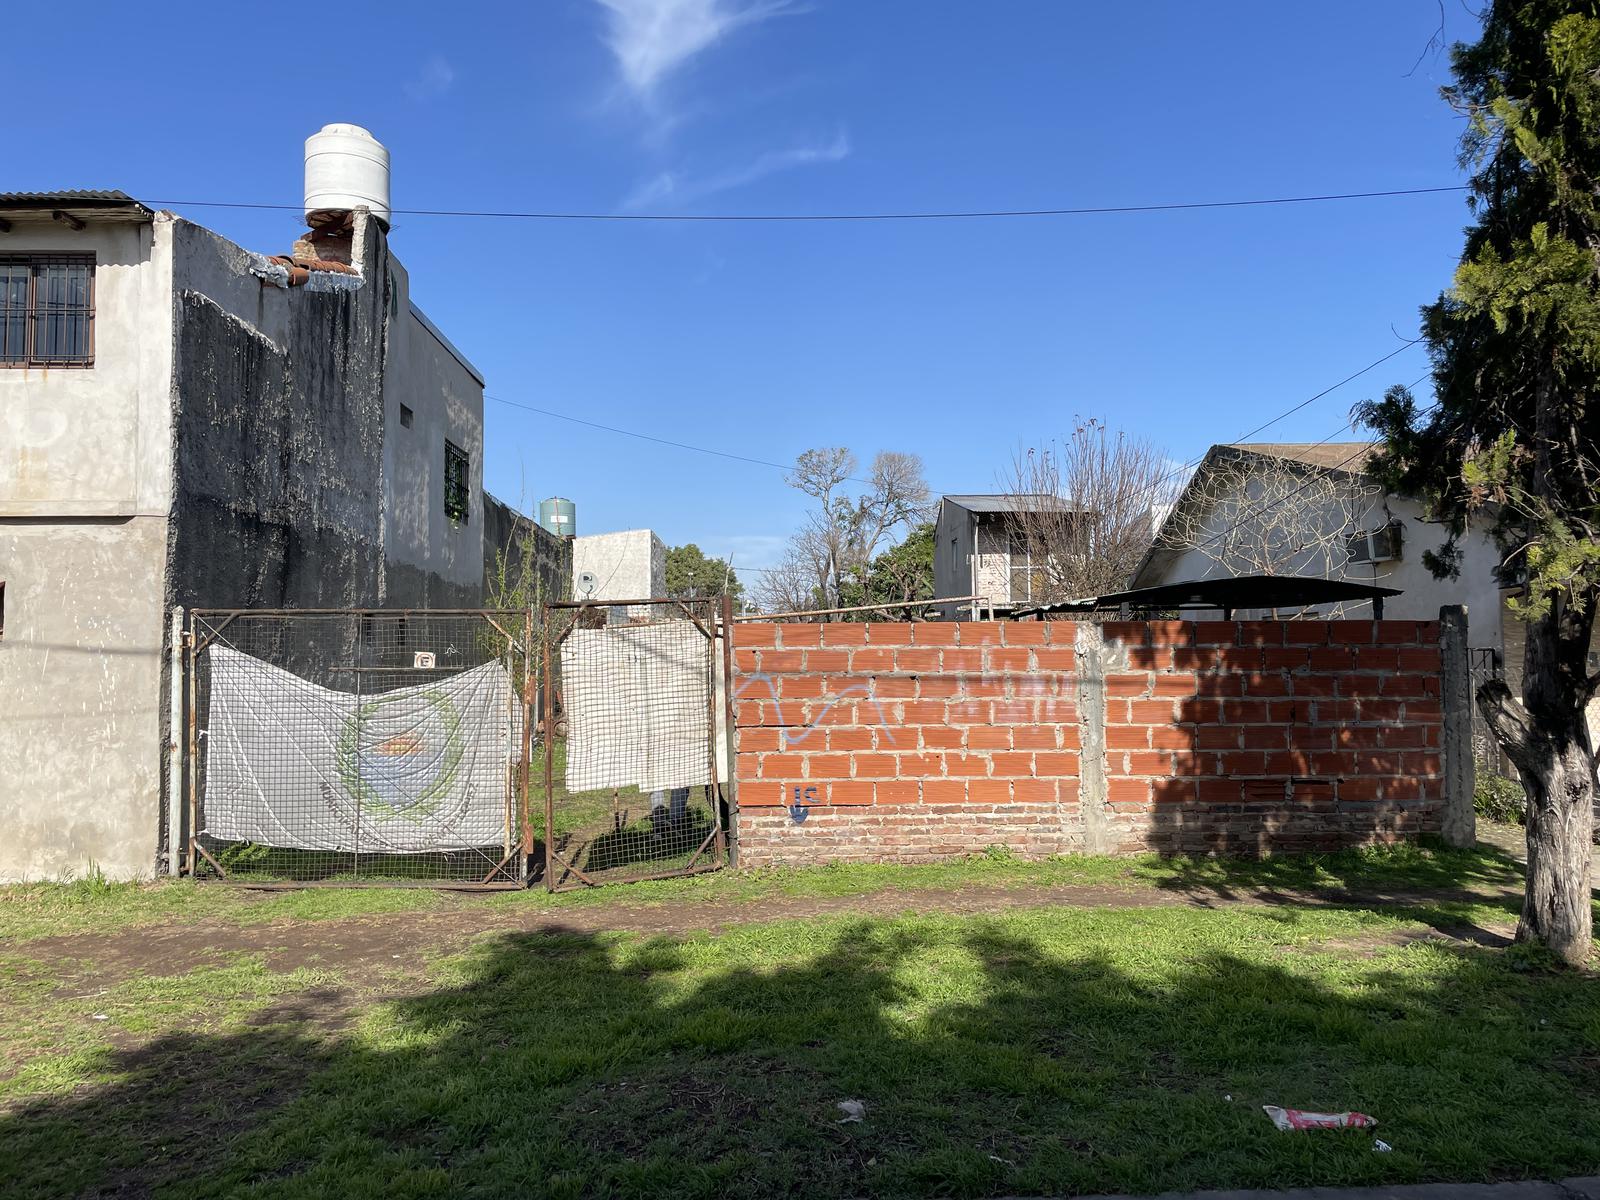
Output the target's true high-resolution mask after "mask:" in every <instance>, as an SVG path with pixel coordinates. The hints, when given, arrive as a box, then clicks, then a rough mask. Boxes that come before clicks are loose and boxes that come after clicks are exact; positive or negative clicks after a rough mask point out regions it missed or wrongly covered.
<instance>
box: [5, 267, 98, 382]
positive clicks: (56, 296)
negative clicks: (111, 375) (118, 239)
mask: <svg viewBox="0 0 1600 1200" xmlns="http://www.w3.org/2000/svg"><path fill="white" fill-rule="evenodd" d="M93 365H94V256H93V255H84V254H9V255H0V367H89V366H93Z"/></svg>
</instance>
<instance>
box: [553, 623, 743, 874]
mask: <svg viewBox="0 0 1600 1200" xmlns="http://www.w3.org/2000/svg"><path fill="white" fill-rule="evenodd" d="M731 610H732V605H731V603H730V602H729V601H728V599H727V598H726V597H713V598H709V599H699V600H662V599H652V600H625V601H618V600H610V601H605V602H589V601H584V602H572V603H563V604H551V605H549V606H547V607H546V608H545V610H544V619H543V622H542V629H543V631H544V651H543V664H542V673H543V678H544V688H545V691H544V704H543V707H542V711H543V713H544V714H545V719H544V720H543V721H542V722H541V727H540V737H539V746H538V749H537V751H536V763H535V766H536V768H537V769H538V771H539V774H540V776H541V778H542V784H543V793H544V827H545V844H544V864H543V867H544V879H545V884H546V886H547V887H548V888H549V889H550V890H551V891H563V890H568V889H572V888H582V887H586V886H593V885H596V884H602V883H613V882H622V881H633V880H641V879H662V878H666V877H668V876H674V875H691V874H698V873H699V872H702V871H714V870H717V869H718V868H720V867H722V866H725V865H726V864H727V861H728V840H727V828H728V800H727V797H728V792H729V789H728V788H727V787H726V786H725V785H726V782H727V778H728V776H727V763H728V761H729V758H728V754H727V731H728V730H729V729H731V728H732V724H733V723H732V721H731V720H729V719H728V714H729V711H730V710H729V700H728V694H727V688H726V685H725V681H726V680H727V678H728V677H729V673H730V672H729V668H730V665H731V661H732V651H731V649H730V639H729V638H728V636H727V631H728V630H729V629H730V628H731V619H732V611H731Z"/></svg>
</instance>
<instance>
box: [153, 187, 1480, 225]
mask: <svg viewBox="0 0 1600 1200" xmlns="http://www.w3.org/2000/svg"><path fill="white" fill-rule="evenodd" d="M1467 190H1468V188H1467V185H1465V184H1450V185H1448V186H1445V187H1424V188H1391V189H1388V190H1385V191H1377V192H1329V193H1325V194H1321V195H1314V196H1271V197H1266V198H1261V199H1252V200H1186V201H1174V202H1171V203H1162V204H1108V205H1097V206H1092V207H1084V208H999V209H973V210H956V211H948V212H854V213H602V212H510V211H507V212H494V211H483V210H476V209H461V208H392V209H390V210H389V212H390V213H391V214H392V215H394V216H403V217H482V218H488V219H493V220H519V221H635V222H637V221H690V222H692V221H708V222H709V221H724V222H729V221H731V222H762V221H768V222H784V221H788V222H795V221H969V220H989V219H994V218H1004V217H1092V216H1110V215H1114V214H1118V213H1158V212H1192V211H1196V210H1201V209H1212V208H1266V207H1270V206H1273V205H1285V204H1322V203H1326V202H1328V201H1336V200H1377V199H1383V198H1386V197H1391V196H1430V195H1438V194H1441V193H1447V192H1464V191H1467ZM149 203H150V204H153V205H155V206H157V207H160V208H169V207H170V208H235V209H260V210H268V211H274V212H301V213H303V212H304V211H305V205H303V204H256V203H246V202H243V201H232V200H151V201H149Z"/></svg>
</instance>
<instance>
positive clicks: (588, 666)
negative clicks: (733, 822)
mask: <svg viewBox="0 0 1600 1200" xmlns="http://www.w3.org/2000/svg"><path fill="white" fill-rule="evenodd" d="M709 646H710V643H709V642H708V641H707V640H706V636H705V634H704V633H702V632H701V631H700V628H699V626H697V625H695V624H694V622H692V621H658V622H655V623H653V624H649V625H616V626H610V625H608V626H605V627H603V628H600V629H576V630H573V632H572V633H571V634H570V635H569V636H568V637H567V639H566V641H564V642H563V643H562V644H561V690H562V699H563V700H564V701H565V703H566V718H567V790H568V791H569V792H590V791H599V790H602V789H609V788H625V787H634V788H638V789H639V790H640V791H641V792H652V791H657V790H663V789H667V788H681V787H693V786H697V785H699V784H704V783H710V782H711V762H710V760H711V707H710V706H711V693H710V687H711V662H710V658H709V655H710V649H709Z"/></svg>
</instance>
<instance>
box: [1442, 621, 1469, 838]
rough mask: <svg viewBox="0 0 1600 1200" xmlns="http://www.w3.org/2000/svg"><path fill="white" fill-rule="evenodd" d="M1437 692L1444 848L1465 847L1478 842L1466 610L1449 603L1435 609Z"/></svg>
mask: <svg viewBox="0 0 1600 1200" xmlns="http://www.w3.org/2000/svg"><path fill="white" fill-rule="evenodd" d="M1439 664H1440V666H1439V671H1440V680H1439V693H1440V698H1441V700H1442V706H1443V712H1444V825H1443V833H1444V840H1445V843H1446V845H1450V846H1461V847H1470V846H1474V845H1476V844H1477V841H1478V816H1477V810H1476V809H1475V808H1474V807H1473V803H1472V799H1473V796H1472V794H1473V790H1474V787H1475V784H1476V780H1475V778H1474V770H1475V766H1476V764H1475V763H1474V761H1473V757H1472V704H1473V696H1472V664H1471V663H1470V662H1468V660H1467V609H1466V605H1464V604H1449V605H1446V606H1445V607H1443V608H1441V609H1440V610H1439Z"/></svg>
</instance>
